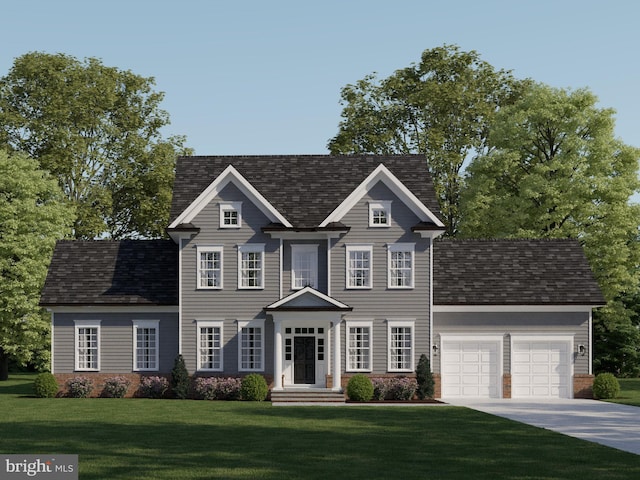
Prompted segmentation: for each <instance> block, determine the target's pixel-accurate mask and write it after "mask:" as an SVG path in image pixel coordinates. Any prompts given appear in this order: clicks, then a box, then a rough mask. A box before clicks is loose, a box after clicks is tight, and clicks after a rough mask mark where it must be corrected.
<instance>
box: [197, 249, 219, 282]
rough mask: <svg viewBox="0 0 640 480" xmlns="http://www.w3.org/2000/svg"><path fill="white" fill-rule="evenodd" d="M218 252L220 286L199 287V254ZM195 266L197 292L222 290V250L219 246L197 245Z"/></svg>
mask: <svg viewBox="0 0 640 480" xmlns="http://www.w3.org/2000/svg"><path fill="white" fill-rule="evenodd" d="M209 252H218V253H219V254H220V285H213V286H208V285H205V286H202V285H200V273H201V271H202V270H201V260H200V254H201V253H209ZM196 255H197V265H196V270H197V271H196V288H197V289H198V290H222V288H223V286H224V261H223V258H224V249H223V247H222V246H221V245H211V246H205V245H198V246H196Z"/></svg>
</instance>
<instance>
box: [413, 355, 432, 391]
mask: <svg viewBox="0 0 640 480" xmlns="http://www.w3.org/2000/svg"><path fill="white" fill-rule="evenodd" d="M416 381H417V382H418V390H417V394H418V398H419V399H420V400H424V399H425V398H433V394H434V393H435V381H434V380H433V374H432V373H431V365H430V364H429V357H427V356H426V355H425V354H424V353H423V354H422V355H420V360H419V361H418V368H417V369H416Z"/></svg>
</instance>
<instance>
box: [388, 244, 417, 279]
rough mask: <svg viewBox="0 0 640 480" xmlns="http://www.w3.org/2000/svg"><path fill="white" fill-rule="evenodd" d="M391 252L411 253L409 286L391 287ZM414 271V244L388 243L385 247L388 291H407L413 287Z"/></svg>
mask: <svg viewBox="0 0 640 480" xmlns="http://www.w3.org/2000/svg"><path fill="white" fill-rule="evenodd" d="M393 252H411V280H410V282H411V283H410V285H393V284H392V282H391V280H392V275H391V254H392V253H393ZM415 271H416V244H415V243H390V244H388V245H387V287H388V288H390V289H394V290H395V289H400V290H409V289H412V288H414V286H415Z"/></svg>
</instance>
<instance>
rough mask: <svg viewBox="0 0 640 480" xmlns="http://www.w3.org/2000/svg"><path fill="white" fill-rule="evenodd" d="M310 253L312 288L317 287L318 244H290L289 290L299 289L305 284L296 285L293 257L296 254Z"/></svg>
mask: <svg viewBox="0 0 640 480" xmlns="http://www.w3.org/2000/svg"><path fill="white" fill-rule="evenodd" d="M303 253H308V254H311V258H312V259H313V261H312V264H311V268H312V278H311V281H312V285H310V286H311V287H312V288H318V245H317V244H293V245H291V290H301V289H303V288H304V287H306V286H307V285H302V286H296V273H295V258H296V255H298V254H303Z"/></svg>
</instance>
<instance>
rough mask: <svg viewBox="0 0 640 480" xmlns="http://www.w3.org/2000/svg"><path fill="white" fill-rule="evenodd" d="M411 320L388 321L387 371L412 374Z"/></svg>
mask: <svg viewBox="0 0 640 480" xmlns="http://www.w3.org/2000/svg"><path fill="white" fill-rule="evenodd" d="M414 324H415V322H414V321H413V320H402V321H399V320H388V321H387V335H388V342H389V343H388V345H389V371H390V372H413V370H414V366H413V343H414V338H413V337H414V333H413V331H414Z"/></svg>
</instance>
